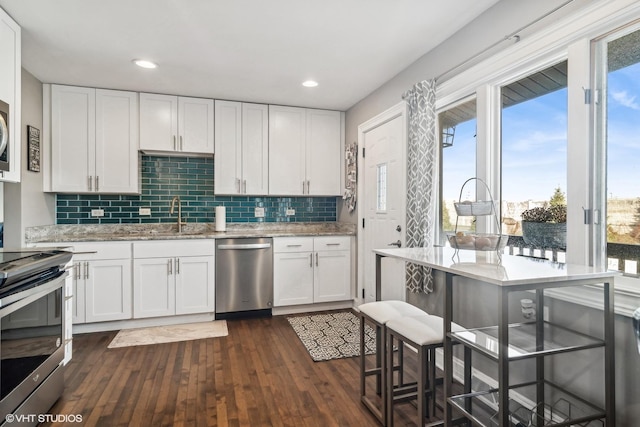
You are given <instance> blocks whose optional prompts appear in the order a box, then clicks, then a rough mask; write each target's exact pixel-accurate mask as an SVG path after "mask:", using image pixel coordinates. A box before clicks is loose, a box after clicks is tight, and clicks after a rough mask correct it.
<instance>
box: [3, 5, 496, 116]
mask: <svg viewBox="0 0 640 427" xmlns="http://www.w3.org/2000/svg"><path fill="white" fill-rule="evenodd" d="M497 1H498V0H447V1H443V0H0V7H2V9H4V10H5V11H6V12H7V13H8V14H9V15H11V17H13V19H15V20H16V21H17V22H18V24H20V25H21V27H22V65H23V67H24V68H25V69H26V70H28V71H29V72H31V73H32V74H33V75H35V76H36V77H37V78H38V79H39V80H41V81H42V82H44V83H62V84H71V85H79V86H92V87H102V88H111V89H125V90H135V91H143V92H156V93H168V94H176V95H186V96H200V97H207V98H217V99H231V100H239V101H253V102H263V103H271V104H285V105H297V106H304V107H314V108H328V109H337V110H346V109H348V108H349V107H351V106H352V105H354V104H355V103H356V102H358V101H359V100H361V99H362V98H364V97H365V96H366V95H368V94H369V93H371V92H372V91H373V90H375V89H376V88H378V87H379V86H380V85H382V84H383V83H384V82H386V81H387V80H389V79H390V78H392V77H393V76H395V75H396V74H397V73H399V72H400V71H402V70H403V69H404V68H406V67H407V66H409V65H410V64H411V63H412V62H414V61H415V60H416V59H418V58H419V57H420V56H422V55H423V54H425V53H426V52H428V51H429V50H431V49H432V48H433V47H435V46H436V45H437V44H439V43H441V42H442V41H444V40H445V39H446V38H448V37H449V36H451V35H452V34H453V33H455V32H456V31H457V30H459V29H460V28H461V27H463V26H464V25H465V24H467V23H468V22H470V21H471V20H473V19H474V18H475V17H476V16H478V15H479V14H481V13H482V12H483V11H484V10H486V9H487V8H489V7H490V6H492V5H493V4H494V3H496V2H497ZM136 58H145V59H149V60H152V61H155V62H157V63H158V68H157V69H155V70H145V69H141V68H138V67H136V66H135V65H133V63H132V60H133V59H136ZM307 79H314V80H317V81H318V82H319V83H320V85H319V86H318V87H316V88H312V89H308V88H304V87H302V86H301V83H302V81H304V80H307Z"/></svg>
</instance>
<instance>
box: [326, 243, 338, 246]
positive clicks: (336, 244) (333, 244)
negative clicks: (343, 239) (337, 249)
mask: <svg viewBox="0 0 640 427" xmlns="http://www.w3.org/2000/svg"><path fill="white" fill-rule="evenodd" d="M326 246H340V243H327V244H326Z"/></svg>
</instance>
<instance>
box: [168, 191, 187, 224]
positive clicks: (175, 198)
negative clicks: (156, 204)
mask: <svg viewBox="0 0 640 427" xmlns="http://www.w3.org/2000/svg"><path fill="white" fill-rule="evenodd" d="M176 202H178V233H182V224H186V222H182V203H181V202H180V197H178V196H173V199H171V209H170V210H169V213H170V214H171V215H173V211H174V208H175V206H176Z"/></svg>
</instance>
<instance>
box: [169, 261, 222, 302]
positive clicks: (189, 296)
mask: <svg viewBox="0 0 640 427" xmlns="http://www.w3.org/2000/svg"><path fill="white" fill-rule="evenodd" d="M214 266H215V263H214V257H212V256H197V257H180V258H176V259H175V278H176V314H189V313H207V312H213V311H215V307H216V300H215V295H214V290H215V287H214V280H215V275H214Z"/></svg>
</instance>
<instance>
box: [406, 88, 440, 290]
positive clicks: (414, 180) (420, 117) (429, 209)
mask: <svg viewBox="0 0 640 427" xmlns="http://www.w3.org/2000/svg"><path fill="white" fill-rule="evenodd" d="M403 98H404V99H405V100H406V102H407V104H408V106H409V146H408V156H407V247H425V248H429V247H432V246H433V239H434V231H435V226H436V224H435V221H436V209H435V207H436V203H437V201H436V200H435V196H436V194H437V192H436V182H437V175H436V174H437V163H436V162H437V144H438V139H437V138H436V108H435V103H436V83H435V80H424V81H422V82H420V83H417V84H416V85H414V86H413V88H411V90H409V91H408V92H406V93H405V94H404V95H403ZM406 273H407V274H406V283H407V289H409V291H410V292H425V293H431V292H433V276H432V275H431V269H430V268H425V267H421V266H419V265H416V264H411V263H407V270H406Z"/></svg>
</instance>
